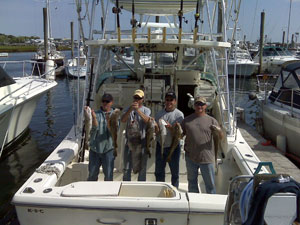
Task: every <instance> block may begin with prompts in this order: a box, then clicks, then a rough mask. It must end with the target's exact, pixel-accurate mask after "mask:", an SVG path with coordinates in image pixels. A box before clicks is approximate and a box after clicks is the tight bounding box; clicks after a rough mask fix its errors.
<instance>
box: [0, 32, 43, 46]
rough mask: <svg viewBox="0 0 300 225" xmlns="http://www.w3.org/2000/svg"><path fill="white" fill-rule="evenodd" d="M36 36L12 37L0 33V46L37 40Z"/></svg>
mask: <svg viewBox="0 0 300 225" xmlns="http://www.w3.org/2000/svg"><path fill="white" fill-rule="evenodd" d="M39 38H40V37H37V36H14V35H6V34H1V33H0V44H14V43H25V42H26V41H29V40H32V39H39Z"/></svg>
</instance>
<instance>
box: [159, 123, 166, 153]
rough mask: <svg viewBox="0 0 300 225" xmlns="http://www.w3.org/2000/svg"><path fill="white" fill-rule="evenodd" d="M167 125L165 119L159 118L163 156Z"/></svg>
mask: <svg viewBox="0 0 300 225" xmlns="http://www.w3.org/2000/svg"><path fill="white" fill-rule="evenodd" d="M166 125H167V123H166V121H164V120H163V119H159V120H158V126H159V136H160V146H161V157H163V155H164V145H165V140H166V137H167V128H166Z"/></svg>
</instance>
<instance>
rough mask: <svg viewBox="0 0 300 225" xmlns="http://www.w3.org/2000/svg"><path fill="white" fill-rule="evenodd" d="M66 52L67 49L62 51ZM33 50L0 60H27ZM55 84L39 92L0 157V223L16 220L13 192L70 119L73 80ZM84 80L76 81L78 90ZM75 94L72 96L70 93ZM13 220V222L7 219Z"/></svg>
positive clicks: (68, 125)
mask: <svg viewBox="0 0 300 225" xmlns="http://www.w3.org/2000/svg"><path fill="white" fill-rule="evenodd" d="M65 54H66V55H67V56H69V55H70V52H65ZM32 55H33V53H11V54H9V57H8V58H1V59H0V60H4V61H6V60H15V61H17V60H29V59H30V58H31V57H32ZM56 82H57V83H58V84H57V86H56V87H54V88H53V89H51V90H49V91H48V92H47V93H46V94H44V95H43V96H42V98H41V99H40V101H39V102H38V104H37V108H36V110H35V113H34V114H33V117H32V120H31V123H30V124H29V129H28V132H27V134H26V135H25V137H24V138H22V140H21V141H20V143H19V144H17V145H16V146H13V147H12V148H11V149H10V151H11V153H10V154H9V155H8V156H6V157H4V158H1V161H0V177H1V179H0V202H1V204H0V224H18V222H17V221H16V219H15V220H14V210H13V206H12V205H10V201H11V198H12V197H13V194H14V193H15V192H16V191H17V190H18V189H19V188H20V186H22V184H23V183H24V182H25V181H26V180H27V179H28V177H29V176H30V175H31V174H32V173H33V172H34V170H35V169H36V168H38V166H39V165H40V164H41V163H42V162H43V161H44V160H45V159H46V158H47V157H48V155H49V154H50V153H51V151H52V150H54V149H55V147H56V146H57V145H58V144H59V143H60V142H61V141H62V140H63V138H64V137H65V136H66V135H67V133H68V132H69V130H70V129H71V127H72V125H73V123H74V116H75V115H74V114H75V113H74V111H76V106H73V103H74V102H76V96H77V94H75V93H77V92H76V90H77V81H76V80H69V79H68V78H66V77H58V78H57V79H56ZM83 84H84V80H82V81H80V87H81V90H82V89H83V88H82V87H83ZM73 96H75V97H73ZM11 220H13V221H14V222H13V223H8V222H7V221H11Z"/></svg>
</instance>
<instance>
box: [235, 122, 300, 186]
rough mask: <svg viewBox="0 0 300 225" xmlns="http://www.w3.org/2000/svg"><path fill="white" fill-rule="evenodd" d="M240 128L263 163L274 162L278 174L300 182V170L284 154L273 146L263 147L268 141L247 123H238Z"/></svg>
mask: <svg viewBox="0 0 300 225" xmlns="http://www.w3.org/2000/svg"><path fill="white" fill-rule="evenodd" d="M238 128H239V129H240V131H241V134H242V136H243V137H244V139H245V140H246V142H247V143H248V145H249V146H250V147H251V149H252V150H253V151H254V153H255V154H256V155H257V157H258V158H259V159H260V160H261V161H264V162H272V164H273V167H274V169H275V171H276V173H277V174H289V175H290V176H292V177H293V178H294V179H295V180H296V181H297V182H300V169H299V168H298V167H297V166H295V165H294V164H293V163H292V162H291V161H290V160H289V159H288V158H287V157H286V156H285V155H284V153H283V152H281V151H280V150H279V149H278V148H276V147H275V146H273V145H263V143H267V140H266V139H265V138H263V137H262V136H261V135H260V134H259V133H258V132H257V131H256V130H255V129H254V128H253V127H251V126H249V125H247V124H246V123H244V122H242V121H238Z"/></svg>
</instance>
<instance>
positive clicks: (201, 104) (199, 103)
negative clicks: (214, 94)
mask: <svg viewBox="0 0 300 225" xmlns="http://www.w3.org/2000/svg"><path fill="white" fill-rule="evenodd" d="M204 105H205V103H203V102H195V106H204Z"/></svg>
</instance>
